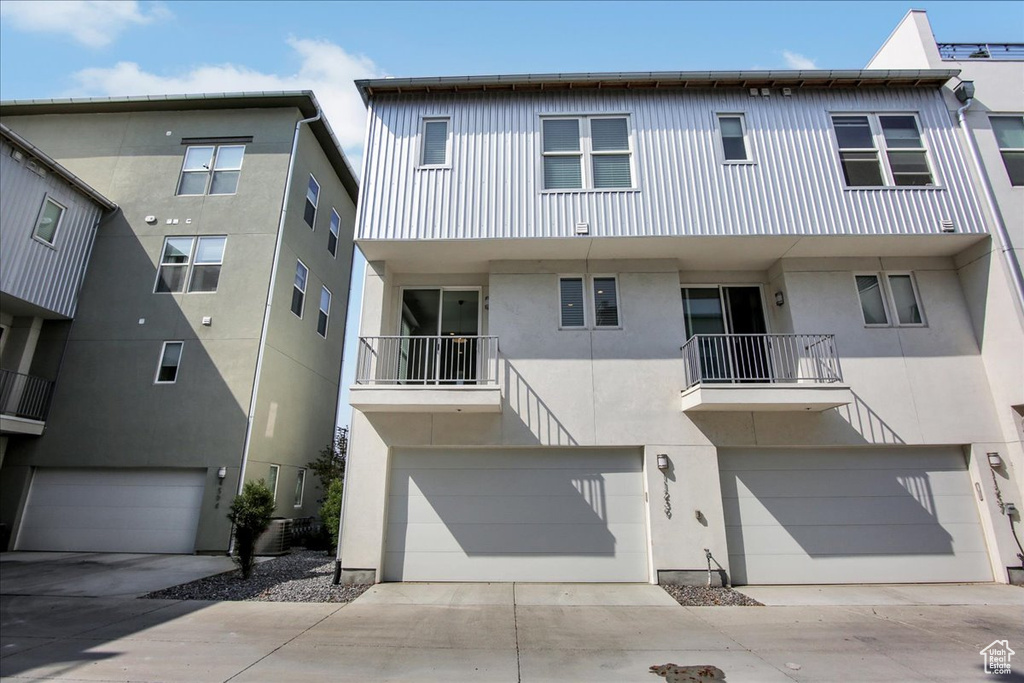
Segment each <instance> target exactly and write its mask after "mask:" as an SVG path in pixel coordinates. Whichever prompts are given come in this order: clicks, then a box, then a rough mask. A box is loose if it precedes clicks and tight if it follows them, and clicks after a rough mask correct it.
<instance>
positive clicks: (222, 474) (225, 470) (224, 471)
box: [217, 467, 228, 481]
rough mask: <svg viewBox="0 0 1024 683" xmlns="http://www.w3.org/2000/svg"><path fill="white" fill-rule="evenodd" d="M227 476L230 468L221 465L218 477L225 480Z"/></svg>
mask: <svg viewBox="0 0 1024 683" xmlns="http://www.w3.org/2000/svg"><path fill="white" fill-rule="evenodd" d="M226 476H228V468H227V467H221V468H220V469H219V470H217V478H218V479H220V480H221V481H224V477H226Z"/></svg>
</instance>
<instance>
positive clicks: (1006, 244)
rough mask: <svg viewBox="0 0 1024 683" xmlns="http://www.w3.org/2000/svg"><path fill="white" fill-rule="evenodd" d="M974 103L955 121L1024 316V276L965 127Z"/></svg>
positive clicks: (968, 100)
mask: <svg viewBox="0 0 1024 683" xmlns="http://www.w3.org/2000/svg"><path fill="white" fill-rule="evenodd" d="M973 102H974V98H968V99H967V101H966V102H965V103H964V106H962V107H960V108H959V109H957V110H956V121H957V124H958V125H959V126H960V130H962V131H963V133H964V138H965V139H966V140H967V149H968V151H970V153H971V161H973V162H974V168H975V170H976V171H977V172H978V178H979V180H980V181H981V189H982V190H983V191H984V193H985V201H986V203H987V204H988V210H989V213H990V214H991V215H992V222H993V223H994V224H995V227H996V237H998V238H999V250H1000V251H1001V252H1002V253H1003V260H1004V261H1006V267H1007V268H1009V270H1010V278H1011V279H1012V280H1013V289H1014V292H1015V293H1016V294H1017V308H1018V312H1019V313H1020V314H1021V315H1024V276H1022V275H1021V270H1020V263H1018V262H1017V258H1016V255H1015V254H1014V253H1013V248H1012V246H1011V244H1010V236H1009V234H1008V233H1007V232H1006V223H1005V222H1004V221H1003V214H1002V213H1001V212H1000V211H999V205H998V203H997V202H996V196H995V193H994V192H993V191H992V183H991V182H989V178H988V174H987V173H986V172H985V167H984V166H983V165H982V163H981V155H980V154H979V153H978V146H977V144H976V143H975V142H974V135H973V134H972V133H971V127H970V126H969V125H967V117H966V116H965V115H964V114H965V113H966V111H967V109H968V107H970V106H971V104H972V103H973Z"/></svg>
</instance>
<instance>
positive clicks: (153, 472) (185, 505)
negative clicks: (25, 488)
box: [17, 468, 205, 553]
mask: <svg viewBox="0 0 1024 683" xmlns="http://www.w3.org/2000/svg"><path fill="white" fill-rule="evenodd" d="M204 485H205V471H204V470H161V469H138V470H127V469H124V470H122V469H117V470H108V469H48V468H39V469H37V470H36V471H35V474H34V475H33V477H32V488H31V489H30V491H29V496H28V502H27V503H26V506H25V512H24V515H23V516H22V522H21V529H20V532H19V533H18V541H17V549H18V550H64V551H83V552H125V553H191V552H193V551H194V550H195V540H196V526H197V525H198V523H199V510H200V505H201V504H202V501H203V488H204Z"/></svg>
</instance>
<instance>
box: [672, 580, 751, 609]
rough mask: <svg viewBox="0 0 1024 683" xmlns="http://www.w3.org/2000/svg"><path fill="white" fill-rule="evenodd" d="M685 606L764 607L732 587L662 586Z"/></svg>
mask: <svg viewBox="0 0 1024 683" xmlns="http://www.w3.org/2000/svg"><path fill="white" fill-rule="evenodd" d="M662 588H664V589H665V592H667V593H668V594H669V595H671V596H672V597H673V598H675V600H676V602H678V603H679V604H680V605H682V606H683V607H717V606H721V607H764V605H763V604H761V603H760V602H758V601H757V600H754V599H753V598H751V597H749V596H746V595H744V594H743V593H740V592H739V591H734V590H733V589H731V588H711V587H708V586H676V585H672V584H667V585H664V586H662Z"/></svg>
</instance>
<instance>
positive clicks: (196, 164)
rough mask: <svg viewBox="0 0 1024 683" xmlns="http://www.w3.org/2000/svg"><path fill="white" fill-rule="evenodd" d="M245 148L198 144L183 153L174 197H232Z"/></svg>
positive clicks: (236, 185) (236, 186)
mask: <svg viewBox="0 0 1024 683" xmlns="http://www.w3.org/2000/svg"><path fill="white" fill-rule="evenodd" d="M244 156H245V145H199V146H190V147H188V148H187V149H186V150H185V160H184V162H183V163H182V165H181V177H180V178H179V179H178V195H204V194H210V195H218V194H235V192H236V191H237V190H238V179H239V177H240V176H241V174H242V158H243V157H244Z"/></svg>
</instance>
